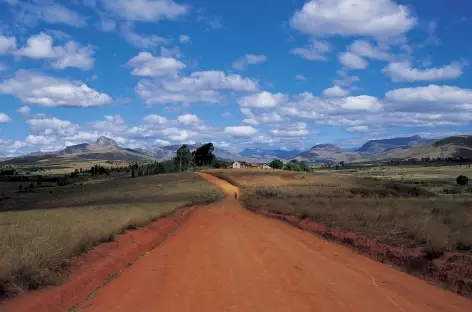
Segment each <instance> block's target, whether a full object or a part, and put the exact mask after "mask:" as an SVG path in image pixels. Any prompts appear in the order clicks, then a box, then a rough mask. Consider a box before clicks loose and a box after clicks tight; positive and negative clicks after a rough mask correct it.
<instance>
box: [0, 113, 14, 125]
mask: <svg viewBox="0 0 472 312" xmlns="http://www.w3.org/2000/svg"><path fill="white" fill-rule="evenodd" d="M11 121H12V120H11V118H10V116H8V115H7V114H5V113H0V124H6V123H10V122H11Z"/></svg>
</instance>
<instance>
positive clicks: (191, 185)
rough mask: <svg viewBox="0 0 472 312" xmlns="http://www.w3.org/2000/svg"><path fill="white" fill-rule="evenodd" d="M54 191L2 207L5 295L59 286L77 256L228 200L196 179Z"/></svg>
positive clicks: (101, 183) (117, 181) (110, 181)
mask: <svg viewBox="0 0 472 312" xmlns="http://www.w3.org/2000/svg"><path fill="white" fill-rule="evenodd" d="M52 190H53V193H52V194H51V193H49V191H47V190H41V192H39V193H33V194H12V198H10V199H8V200H5V201H1V202H0V259H1V261H0V294H3V295H9V294H12V293H14V292H16V291H18V290H19V289H36V288H39V287H41V286H46V285H54V284H57V283H59V282H60V281H61V280H62V279H63V278H64V273H65V272H67V270H66V269H67V267H68V265H69V263H70V260H71V259H72V257H73V256H75V255H78V254H80V253H83V252H85V251H87V250H89V249H90V248H92V247H93V246H95V245H96V244H98V243H100V242H107V241H112V240H113V239H114V237H115V235H116V234H118V233H122V232H123V231H125V230H127V229H134V228H138V227H141V226H144V225H146V224H148V223H150V222H152V221H153V220H155V219H157V218H160V217H163V216H166V215H168V214H171V213H173V212H174V211H176V210H177V209H179V208H181V207H185V206H189V205H194V204H199V203H208V202H212V201H215V200H218V199H220V198H222V197H223V194H222V193H221V191H220V190H219V189H218V188H217V187H216V186H215V185H213V184H210V183H208V182H206V181H204V180H203V179H201V178H200V177H198V176H197V175H195V174H192V173H182V174H169V175H157V176H147V177H142V178H135V179H130V178H113V177H111V178H106V179H100V180H93V181H90V183H89V184H85V185H84V187H83V188H79V187H74V186H70V187H69V186H68V187H63V188H59V187H56V188H53V189H52ZM7 210H8V211H7Z"/></svg>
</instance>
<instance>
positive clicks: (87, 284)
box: [0, 207, 195, 312]
mask: <svg viewBox="0 0 472 312" xmlns="http://www.w3.org/2000/svg"><path fill="white" fill-rule="evenodd" d="M194 209H195V207H190V208H186V209H181V210H179V211H177V212H175V213H174V214H173V215H171V216H169V217H166V218H162V219H158V220H157V221H155V222H153V223H151V224H149V225H147V226H145V227H143V228H140V229H137V230H133V231H128V232H125V233H124V234H122V235H118V236H117V237H116V239H115V241H113V242H110V243H104V244H100V245H98V246H97V247H95V248H94V249H92V250H91V251H89V252H87V253H85V254H83V255H80V256H78V257H76V258H75V259H74V261H73V265H72V269H71V273H70V277H69V279H68V280H67V281H66V282H65V283H64V284H62V285H60V286H57V287H51V288H48V289H43V290H41V291H37V292H25V293H23V294H20V295H19V296H17V297H15V298H14V299H12V300H8V301H5V302H3V303H0V311H2V312H3V311H5V312H6V311H15V312H26V311H31V312H33V311H34V312H42V311H44V312H46V311H68V310H69V309H70V308H71V307H72V306H74V305H75V304H76V303H78V302H80V301H81V300H82V299H83V298H86V297H87V296H89V297H90V296H93V295H94V292H95V290H96V289H97V288H100V287H101V286H102V285H103V284H104V283H106V282H107V281H111V280H112V279H114V278H116V277H118V276H119V275H120V274H121V272H123V271H124V270H125V269H126V268H127V267H129V266H131V265H132V264H133V263H134V262H135V261H136V260H138V259H139V258H140V257H142V256H144V255H145V254H146V253H147V252H149V251H150V250H152V249H154V248H155V247H157V246H158V245H160V244H161V243H162V242H163V241H165V240H166V238H167V237H168V236H169V235H170V234H171V233H172V232H173V231H174V230H176V229H177V228H178V227H179V225H180V224H182V223H183V222H184V221H185V220H186V219H187V218H188V216H189V215H190V214H191V213H192V212H193V211H194Z"/></svg>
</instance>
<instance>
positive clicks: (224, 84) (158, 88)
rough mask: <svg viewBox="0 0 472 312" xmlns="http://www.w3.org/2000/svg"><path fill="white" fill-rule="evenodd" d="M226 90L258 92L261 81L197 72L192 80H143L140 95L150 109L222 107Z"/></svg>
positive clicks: (210, 72)
mask: <svg viewBox="0 0 472 312" xmlns="http://www.w3.org/2000/svg"><path fill="white" fill-rule="evenodd" d="M222 90H232V91H242V92H254V91H257V90H258V86H257V81H255V80H253V79H250V78H244V77H242V76H240V75H234V74H231V75H227V74H225V73H224V72H222V71H202V72H194V73H192V74H191V75H190V76H185V77H176V78H172V79H164V80H154V81H151V80H141V81H140V82H139V83H138V85H137V86H136V89H135V91H136V93H137V94H138V96H139V97H140V98H141V99H142V100H144V102H145V103H146V104H148V105H150V104H169V103H181V104H189V103H220V102H222V101H223V100H224V97H223V95H222V94H221V91H222Z"/></svg>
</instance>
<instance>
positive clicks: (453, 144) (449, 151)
mask: <svg viewBox="0 0 472 312" xmlns="http://www.w3.org/2000/svg"><path fill="white" fill-rule="evenodd" d="M428 157H429V158H448V157H454V158H460V157H467V158H472V135H460V136H451V137H447V138H444V139H441V140H438V141H435V142H429V143H425V144H423V145H420V146H415V147H412V148H409V149H393V150H389V151H386V152H384V153H381V154H379V155H378V156H376V159H412V158H414V159H421V158H428Z"/></svg>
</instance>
